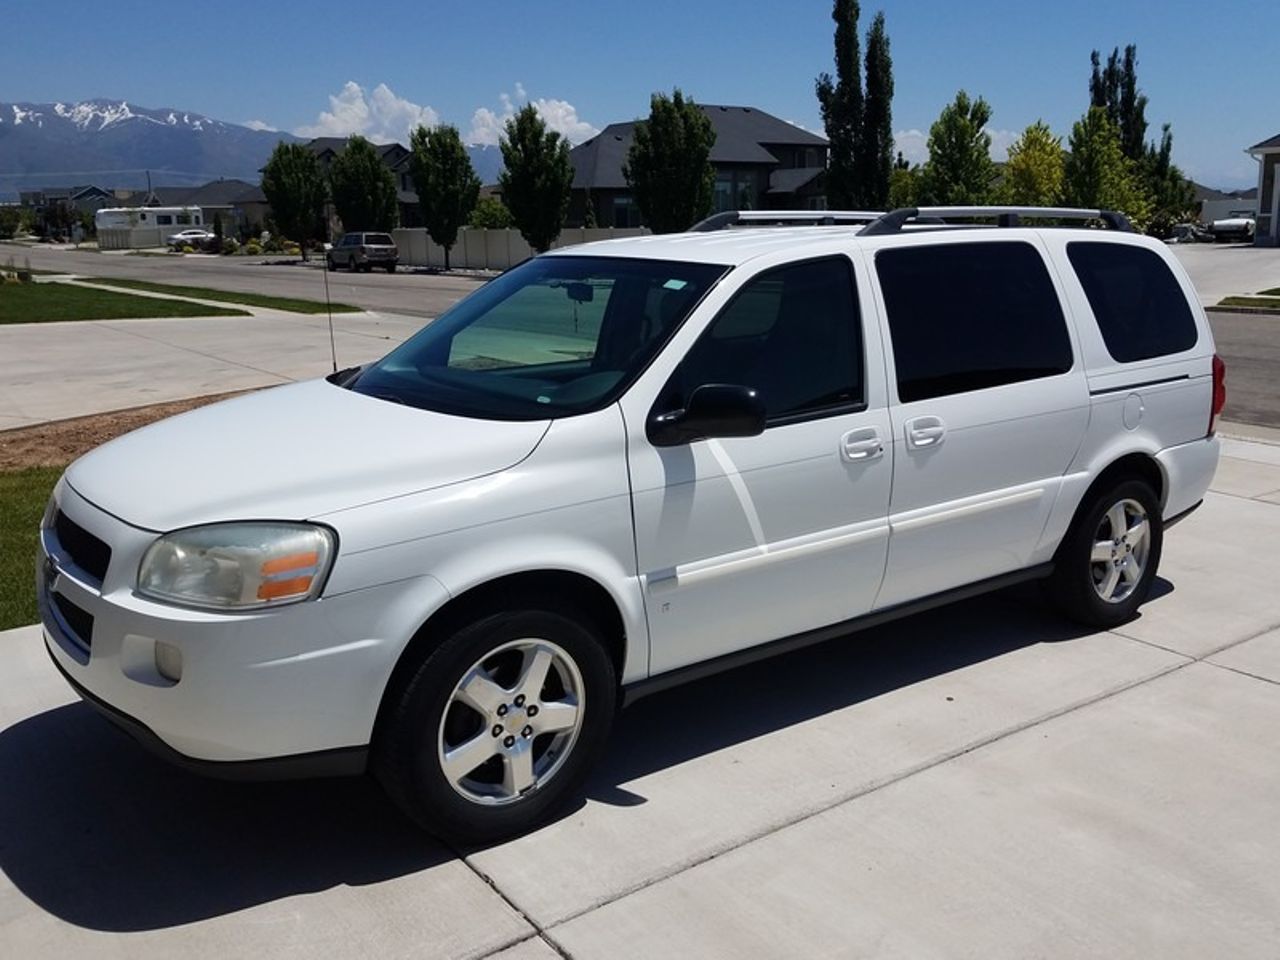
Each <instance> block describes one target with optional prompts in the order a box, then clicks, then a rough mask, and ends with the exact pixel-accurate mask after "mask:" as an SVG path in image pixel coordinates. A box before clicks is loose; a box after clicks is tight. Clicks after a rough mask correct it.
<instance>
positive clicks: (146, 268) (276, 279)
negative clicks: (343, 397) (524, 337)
mask: <svg viewBox="0 0 1280 960" xmlns="http://www.w3.org/2000/svg"><path fill="white" fill-rule="evenodd" d="M10 256H13V258H14V261H15V263H17V264H19V265H21V264H22V262H23V260H24V258H29V259H30V260H31V266H32V267H34V268H36V269H37V270H59V271H62V272H64V273H76V274H83V275H84V276H87V277H124V278H128V279H130V280H151V281H153V282H155V283H181V284H189V285H191V286H197V287H212V288H213V289H215V290H235V291H240V292H245V293H261V294H268V295H270V296H276V297H299V298H302V299H305V300H324V298H325V271H324V270H322V269H320V268H319V267H318V266H306V267H303V266H302V265H300V264H299V263H298V262H297V261H296V260H292V261H291V260H289V259H288V258H284V257H281V258H280V261H279V263H278V264H277V263H272V262H271V260H270V258H267V259H265V260H264V259H258V258H256V257H198V256H187V257H170V256H132V255H128V254H107V253H98V252H96V251H77V250H57V249H42V248H40V247H33V248H30V249H24V248H20V247H10V246H3V245H0V262H3V261H7V260H8V258H9V257H10ZM328 279H329V296H330V298H331V299H332V300H334V301H335V302H338V303H349V304H351V305H352V306H356V307H362V308H363V309H365V310H372V311H375V312H378V313H399V314H407V315H410V316H415V317H438V316H439V315H440V314H441V313H443V312H444V311H445V310H447V309H448V308H449V307H450V306H452V305H453V304H455V303H457V302H458V301H459V300H461V299H462V298H463V297H465V296H466V295H467V294H468V293H470V292H471V291H472V290H474V289H475V288H476V286H477V284H479V283H481V282H482V281H483V279H484V278H482V277H469V276H459V275H456V274H451V275H449V276H441V275H439V274H430V273H427V272H426V271H425V270H419V271H415V270H413V269H412V268H408V267H406V268H402V269H400V270H398V271H397V272H396V273H394V274H387V273H384V272H381V271H379V272H377V273H351V272H350V271H347V270H339V271H336V272H334V273H330V274H329V275H328Z"/></svg>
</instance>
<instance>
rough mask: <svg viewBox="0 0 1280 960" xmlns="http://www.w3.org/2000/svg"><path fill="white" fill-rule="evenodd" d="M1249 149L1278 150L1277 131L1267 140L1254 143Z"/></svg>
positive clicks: (1279, 134)
mask: <svg viewBox="0 0 1280 960" xmlns="http://www.w3.org/2000/svg"><path fill="white" fill-rule="evenodd" d="M1249 149H1250V150H1278V149H1280V133H1277V134H1276V135H1275V136H1274V137H1271V138H1270V139H1269V140H1263V141H1262V142H1261V143H1255V144H1254V145H1253V146H1252V147H1250V148H1249Z"/></svg>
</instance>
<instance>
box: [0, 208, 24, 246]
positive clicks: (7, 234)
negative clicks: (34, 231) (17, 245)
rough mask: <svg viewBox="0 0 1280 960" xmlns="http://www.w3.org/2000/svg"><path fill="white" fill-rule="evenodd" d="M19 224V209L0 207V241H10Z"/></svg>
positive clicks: (20, 219)
mask: <svg viewBox="0 0 1280 960" xmlns="http://www.w3.org/2000/svg"><path fill="white" fill-rule="evenodd" d="M21 223H22V210H21V209H19V208H18V207H14V206H3V207H0V240H12V239H13V237H14V235H15V234H16V233H17V232H18V227H19V226H20V225H21Z"/></svg>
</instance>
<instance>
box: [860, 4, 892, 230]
mask: <svg viewBox="0 0 1280 960" xmlns="http://www.w3.org/2000/svg"><path fill="white" fill-rule="evenodd" d="M866 65H867V87H866V95H865V97H864V98H863V102H862V137H861V143H860V144H859V152H858V155H857V156H858V163H857V168H858V169H857V181H858V186H859V190H858V193H859V194H860V195H861V196H860V199H861V201H862V205H863V206H866V207H870V208H871V209H873V210H879V209H883V208H884V207H885V206H886V205H887V204H888V201H889V181H890V176H891V173H892V170H893V59H892V58H891V57H890V56H889V35H888V34H887V33H886V32H885V29H884V13H877V14H876V18H875V20H873V21H872V23H871V29H870V30H869V31H867V60H866Z"/></svg>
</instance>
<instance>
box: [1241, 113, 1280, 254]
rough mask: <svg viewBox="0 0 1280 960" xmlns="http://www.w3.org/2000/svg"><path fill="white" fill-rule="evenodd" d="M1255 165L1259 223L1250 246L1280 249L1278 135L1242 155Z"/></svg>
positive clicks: (1279, 158) (1279, 153)
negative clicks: (1253, 161) (1256, 162)
mask: <svg viewBox="0 0 1280 960" xmlns="http://www.w3.org/2000/svg"><path fill="white" fill-rule="evenodd" d="M1245 152H1246V153H1248V154H1249V155H1250V156H1252V157H1253V158H1254V159H1255V160H1257V161H1258V220H1257V229H1256V230H1255V231H1254V235H1253V242H1254V244H1256V245H1257V246H1259V247H1276V246H1280V133H1277V134H1276V135H1275V136H1274V137H1272V138H1271V139H1269V140H1263V141H1262V142H1261V143H1255V144H1254V145H1253V146H1252V147H1249V149H1248V150H1246V151H1245Z"/></svg>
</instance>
